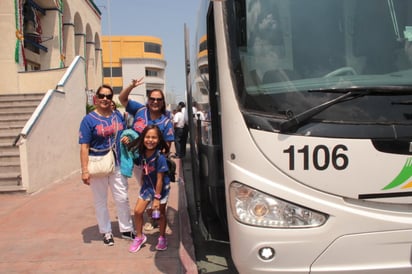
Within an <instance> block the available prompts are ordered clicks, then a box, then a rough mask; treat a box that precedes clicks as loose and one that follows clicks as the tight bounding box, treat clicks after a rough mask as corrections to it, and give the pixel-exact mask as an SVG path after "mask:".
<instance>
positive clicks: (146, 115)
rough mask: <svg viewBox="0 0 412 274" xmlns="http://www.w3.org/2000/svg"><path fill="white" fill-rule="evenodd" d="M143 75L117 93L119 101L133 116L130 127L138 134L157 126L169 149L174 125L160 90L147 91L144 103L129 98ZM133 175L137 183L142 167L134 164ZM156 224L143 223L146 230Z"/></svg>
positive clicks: (173, 138)
mask: <svg viewBox="0 0 412 274" xmlns="http://www.w3.org/2000/svg"><path fill="white" fill-rule="evenodd" d="M143 83H144V82H143V77H142V78H140V79H139V80H137V79H133V80H132V82H131V84H130V85H129V86H127V87H125V88H124V89H123V90H122V91H121V92H120V94H119V101H120V103H121V104H122V105H123V106H124V107H125V109H126V112H127V113H129V114H130V115H131V116H133V117H134V119H133V124H132V126H131V128H132V129H133V130H135V131H136V132H137V133H138V134H139V135H141V133H142V132H143V130H144V129H145V128H146V126H148V125H156V126H158V127H159V129H160V131H161V133H162V136H163V139H164V140H165V141H166V143H167V145H168V147H169V149H170V146H171V143H172V142H174V140H175V133H174V126H173V121H172V119H171V114H170V112H169V111H167V110H166V100H165V96H164V93H163V91H162V90H160V89H153V90H150V91H149V92H148V100H147V103H146V105H144V104H141V103H139V102H136V101H134V100H132V99H129V95H130V93H131V92H132V90H133V89H134V88H136V87H139V86H141V85H143ZM129 142H131V140H129V139H127V137H126V138H124V139H122V143H124V144H127V143H129ZM133 173H134V176H135V177H136V180H137V182H138V183H139V184H142V182H141V177H142V176H141V175H142V169H141V166H136V168H134V170H133ZM147 212H148V215H149V216H151V209H150V206H149V208H148V210H147ZM155 226H156V222H155V221H153V220H152V221H151V222H149V223H148V224H147V225H145V229H146V230H150V229H152V228H153V227H155Z"/></svg>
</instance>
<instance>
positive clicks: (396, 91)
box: [279, 86, 412, 133]
mask: <svg viewBox="0 0 412 274" xmlns="http://www.w3.org/2000/svg"><path fill="white" fill-rule="evenodd" d="M308 92H325V93H343V94H342V95H341V96H339V97H336V98H335V99H332V100H330V101H327V102H325V103H323V104H320V105H318V106H315V107H313V108H310V109H308V110H306V111H304V112H302V113H299V114H297V115H295V116H292V117H290V119H289V120H287V121H284V122H282V123H280V125H279V131H280V132H281V133H285V132H288V131H289V130H291V129H297V128H299V127H300V126H301V125H302V124H304V123H305V122H306V121H308V120H309V119H310V118H312V117H313V116H315V115H316V114H318V113H320V112H322V111H324V110H326V109H327V108H329V107H330V106H333V105H335V104H338V103H341V102H344V101H348V100H353V99H356V98H359V97H363V96H365V95H397V96H398V95H410V94H412V86H376V87H347V88H332V89H313V90H308Z"/></svg>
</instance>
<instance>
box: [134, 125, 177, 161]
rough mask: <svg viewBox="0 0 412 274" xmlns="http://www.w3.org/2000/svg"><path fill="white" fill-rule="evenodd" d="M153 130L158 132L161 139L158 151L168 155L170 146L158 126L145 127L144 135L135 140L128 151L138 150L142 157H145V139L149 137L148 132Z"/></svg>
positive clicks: (157, 147)
mask: <svg viewBox="0 0 412 274" xmlns="http://www.w3.org/2000/svg"><path fill="white" fill-rule="evenodd" d="M151 129H154V130H156V133H157V136H158V137H159V143H158V144H157V146H156V149H158V150H159V151H161V152H163V153H165V154H168V153H169V151H170V148H169V146H168V145H167V143H166V141H165V139H164V138H163V134H162V132H161V131H160V129H159V127H158V126H156V125H148V126H147V127H145V129H144V130H143V132H142V134H141V135H140V136H139V138H137V139H135V140H133V141H132V142H130V143H129V144H128V146H127V147H128V149H129V150H136V149H137V151H138V152H139V154H140V155H144V154H145V153H146V147H145V146H144V137H145V136H146V135H147V132H148V131H149V130H151Z"/></svg>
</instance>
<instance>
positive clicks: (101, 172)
mask: <svg viewBox="0 0 412 274" xmlns="http://www.w3.org/2000/svg"><path fill="white" fill-rule="evenodd" d="M114 167H115V160H114V153H113V150H112V149H110V150H109V152H108V153H107V154H106V155H101V156H90V155H89V164H88V171H89V174H90V176H93V177H105V176H108V175H110V174H112V173H113V172H114Z"/></svg>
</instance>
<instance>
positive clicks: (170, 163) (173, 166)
mask: <svg viewBox="0 0 412 274" xmlns="http://www.w3.org/2000/svg"><path fill="white" fill-rule="evenodd" d="M166 162H167V167H168V168H169V171H168V172H166V175H167V176H169V178H170V181H171V182H176V163H175V161H173V160H172V159H171V158H170V157H166Z"/></svg>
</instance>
